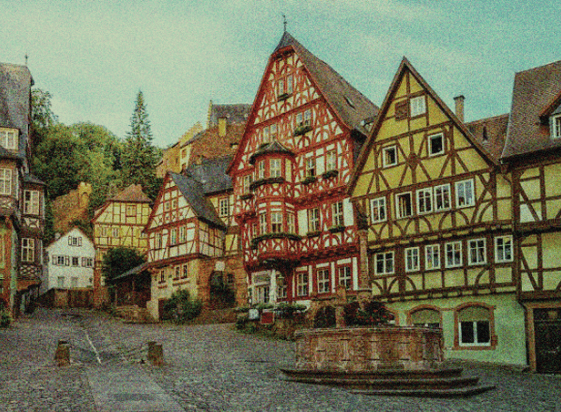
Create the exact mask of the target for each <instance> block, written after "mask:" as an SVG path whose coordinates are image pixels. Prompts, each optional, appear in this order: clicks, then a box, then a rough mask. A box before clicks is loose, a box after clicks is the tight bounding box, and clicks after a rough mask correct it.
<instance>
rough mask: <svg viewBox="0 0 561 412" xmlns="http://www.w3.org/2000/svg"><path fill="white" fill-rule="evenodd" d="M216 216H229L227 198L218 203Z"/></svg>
mask: <svg viewBox="0 0 561 412" xmlns="http://www.w3.org/2000/svg"><path fill="white" fill-rule="evenodd" d="M218 215H219V216H220V217H226V216H229V215H230V201H229V199H228V198H227V197H223V198H222V199H220V200H219V203H218Z"/></svg>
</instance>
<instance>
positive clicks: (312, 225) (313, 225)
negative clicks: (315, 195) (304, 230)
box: [308, 207, 320, 232]
mask: <svg viewBox="0 0 561 412" xmlns="http://www.w3.org/2000/svg"><path fill="white" fill-rule="evenodd" d="M319 229H320V224H319V209H318V208H317V207H316V208H313V209H308V232H319Z"/></svg>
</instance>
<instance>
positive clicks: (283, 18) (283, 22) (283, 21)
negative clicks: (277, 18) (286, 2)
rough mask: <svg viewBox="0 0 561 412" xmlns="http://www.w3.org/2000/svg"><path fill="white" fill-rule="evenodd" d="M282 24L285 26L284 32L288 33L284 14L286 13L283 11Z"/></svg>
mask: <svg viewBox="0 0 561 412" xmlns="http://www.w3.org/2000/svg"><path fill="white" fill-rule="evenodd" d="M282 24H283V26H284V32H285V33H286V24H287V22H286V16H285V15H284V13H282Z"/></svg>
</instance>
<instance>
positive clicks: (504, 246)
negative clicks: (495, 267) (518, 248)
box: [495, 236, 513, 263]
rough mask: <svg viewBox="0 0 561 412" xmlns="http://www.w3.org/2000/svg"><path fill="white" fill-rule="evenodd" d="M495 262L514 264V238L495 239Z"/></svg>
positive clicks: (502, 237)
mask: <svg viewBox="0 0 561 412" xmlns="http://www.w3.org/2000/svg"><path fill="white" fill-rule="evenodd" d="M495 260H496V261H497V263H504V262H512V260H513V255H512V236H499V237H497V238H495Z"/></svg>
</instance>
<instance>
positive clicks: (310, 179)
mask: <svg viewBox="0 0 561 412" xmlns="http://www.w3.org/2000/svg"><path fill="white" fill-rule="evenodd" d="M316 180H317V177H315V176H307V177H306V178H305V179H304V180H302V184H303V185H309V184H312V183H314V182H315V181H316Z"/></svg>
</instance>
